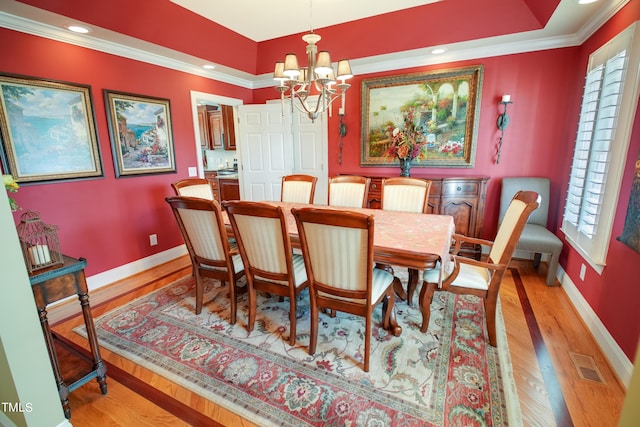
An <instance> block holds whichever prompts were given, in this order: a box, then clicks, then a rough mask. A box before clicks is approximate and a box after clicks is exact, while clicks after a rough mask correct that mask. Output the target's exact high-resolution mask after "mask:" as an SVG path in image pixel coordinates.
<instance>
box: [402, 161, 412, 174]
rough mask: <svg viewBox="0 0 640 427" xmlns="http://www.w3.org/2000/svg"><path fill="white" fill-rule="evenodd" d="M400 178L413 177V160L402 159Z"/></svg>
mask: <svg viewBox="0 0 640 427" xmlns="http://www.w3.org/2000/svg"><path fill="white" fill-rule="evenodd" d="M400 176H411V159H410V158H408V157H407V158H406V159H400Z"/></svg>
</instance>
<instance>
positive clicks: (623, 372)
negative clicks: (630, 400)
mask: <svg viewBox="0 0 640 427" xmlns="http://www.w3.org/2000/svg"><path fill="white" fill-rule="evenodd" d="M558 280H560V283H562V289H563V290H564V292H565V293H566V294H567V296H568V297H569V300H571V303H572V304H573V306H574V307H575V309H576V311H577V312H578V314H579V315H580V317H582V320H583V321H584V323H585V324H586V325H587V328H589V330H590V331H591V334H592V335H593V337H594V339H595V340H596V342H597V343H598V345H599V346H600V349H601V350H602V352H603V354H604V356H605V357H606V358H607V359H608V360H609V363H610V364H611V367H612V368H613V370H614V372H615V373H616V375H617V376H618V378H619V379H620V382H621V383H622V384H623V385H624V387H625V388H627V387H629V383H630V381H631V375H632V374H633V364H632V363H631V360H629V358H628V357H627V356H626V354H624V352H623V351H622V349H621V348H620V346H619V345H618V343H616V341H615V340H614V339H613V337H612V336H611V334H610V333H609V331H608V330H607V328H605V326H604V324H603V323H602V322H601V321H600V319H599V318H598V315H597V314H596V313H595V311H593V309H592V308H591V306H590V305H589V303H588V302H587V300H585V299H584V297H583V296H582V294H581V293H580V291H579V290H578V288H577V287H576V285H575V284H574V283H573V281H572V280H571V278H570V277H569V275H567V274H564V270H563V269H562V266H559V267H558Z"/></svg>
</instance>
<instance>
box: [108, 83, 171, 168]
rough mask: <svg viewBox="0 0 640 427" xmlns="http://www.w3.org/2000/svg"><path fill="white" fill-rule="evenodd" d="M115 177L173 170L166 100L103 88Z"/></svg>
mask: <svg viewBox="0 0 640 427" xmlns="http://www.w3.org/2000/svg"><path fill="white" fill-rule="evenodd" d="M104 100H105V103H106V107H107V108H106V110H107V121H108V123H109V136H110V138H111V148H112V150H113V163H114V168H115V172H116V177H121V176H132V175H146V174H156V173H171V172H175V171H176V163H175V154H174V153H175V150H174V145H173V130H172V126H171V108H170V105H169V100H168V99H162V98H153V97H149V96H142V95H133V94H130V93H121V92H113V91H109V90H105V91H104Z"/></svg>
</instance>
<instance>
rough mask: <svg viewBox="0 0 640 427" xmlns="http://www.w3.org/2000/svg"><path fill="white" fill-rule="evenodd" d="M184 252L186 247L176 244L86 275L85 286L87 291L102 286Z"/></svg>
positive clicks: (162, 262)
mask: <svg viewBox="0 0 640 427" xmlns="http://www.w3.org/2000/svg"><path fill="white" fill-rule="evenodd" d="M186 253H187V247H186V246H185V245H181V246H176V247H175V248H171V249H168V250H166V251H164V252H160V253H157V254H154V255H151V256H150V257H146V258H142V259H139V260H137V261H134V262H131V263H129V264H125V265H121V266H120V267H117V268H114V269H112V270H108V271H104V272H102V273H98V274H96V275H93V276H90V277H87V287H88V288H89V291H92V290H95V289H98V288H101V287H102V286H105V285H109V284H111V283H115V282H117V281H118V280H122V279H124V278H126V277H129V276H133V275H134V274H138V273H141V272H143V271H145V270H149V269H150V268H153V267H155V266H157V265H160V264H164V263H165V262H169V261H171V260H174V259H176V258H179V257H181V256H182V255H185V254H186Z"/></svg>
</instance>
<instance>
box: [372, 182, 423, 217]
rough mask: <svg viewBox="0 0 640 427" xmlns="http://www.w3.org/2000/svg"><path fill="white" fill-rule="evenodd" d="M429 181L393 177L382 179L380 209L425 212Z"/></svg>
mask: <svg viewBox="0 0 640 427" xmlns="http://www.w3.org/2000/svg"><path fill="white" fill-rule="evenodd" d="M430 189H431V181H428V180H425V179H418V178H405V177H395V178H386V179H383V180H382V209H384V210H386V211H400V212H420V213H426V211H427V206H428V205H427V201H428V199H429V190H430Z"/></svg>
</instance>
